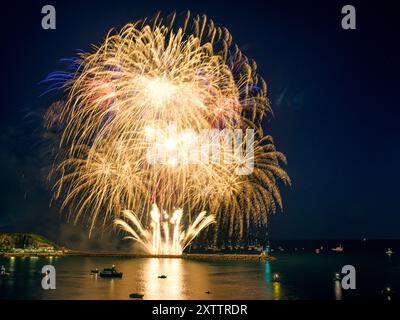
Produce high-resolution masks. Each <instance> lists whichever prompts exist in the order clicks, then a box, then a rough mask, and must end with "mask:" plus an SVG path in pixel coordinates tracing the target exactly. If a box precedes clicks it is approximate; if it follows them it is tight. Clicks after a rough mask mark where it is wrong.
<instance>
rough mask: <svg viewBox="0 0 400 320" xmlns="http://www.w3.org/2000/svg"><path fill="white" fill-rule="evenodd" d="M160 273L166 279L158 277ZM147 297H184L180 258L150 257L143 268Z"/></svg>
mask: <svg viewBox="0 0 400 320" xmlns="http://www.w3.org/2000/svg"><path fill="white" fill-rule="evenodd" d="M161 275H165V276H167V278H166V279H160V278H158V277H159V276H161ZM144 279H145V292H146V298H148V299H184V298H185V296H184V283H183V267H182V259H174V258H171V259H165V258H151V259H148V261H147V262H146V265H145V270H144Z"/></svg>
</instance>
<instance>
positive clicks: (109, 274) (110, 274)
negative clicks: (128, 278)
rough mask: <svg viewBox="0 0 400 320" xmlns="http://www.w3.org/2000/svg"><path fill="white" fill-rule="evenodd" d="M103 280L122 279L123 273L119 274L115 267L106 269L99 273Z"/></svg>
mask: <svg viewBox="0 0 400 320" xmlns="http://www.w3.org/2000/svg"><path fill="white" fill-rule="evenodd" d="M99 275H100V277H102V278H122V272H118V271H117V270H116V269H115V266H112V267H111V268H105V269H104V270H103V271H101V272H100V273H99Z"/></svg>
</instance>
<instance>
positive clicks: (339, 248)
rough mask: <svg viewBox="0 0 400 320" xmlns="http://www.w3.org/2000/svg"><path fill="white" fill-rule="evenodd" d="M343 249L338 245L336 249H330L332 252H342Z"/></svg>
mask: <svg viewBox="0 0 400 320" xmlns="http://www.w3.org/2000/svg"><path fill="white" fill-rule="evenodd" d="M343 250H344V248H343V247H342V245H339V247H336V248H332V251H336V252H343Z"/></svg>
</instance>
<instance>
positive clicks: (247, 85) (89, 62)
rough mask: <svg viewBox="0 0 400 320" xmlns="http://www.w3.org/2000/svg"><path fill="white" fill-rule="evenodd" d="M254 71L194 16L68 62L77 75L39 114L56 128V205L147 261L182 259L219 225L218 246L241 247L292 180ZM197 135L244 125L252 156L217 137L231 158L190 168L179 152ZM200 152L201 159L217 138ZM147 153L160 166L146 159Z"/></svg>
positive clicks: (71, 74) (118, 36) (61, 79)
mask: <svg viewBox="0 0 400 320" xmlns="http://www.w3.org/2000/svg"><path fill="white" fill-rule="evenodd" d="M256 69H257V66H256V64H255V62H254V61H250V60H249V59H248V58H247V57H246V56H244V55H243V53H242V52H241V51H240V50H239V48H238V47H237V46H236V45H234V44H233V42H232V37H231V35H230V33H229V32H228V31H227V30H226V29H225V28H220V27H217V26H215V25H214V23H213V21H211V20H209V19H207V17H205V16H202V17H200V16H195V17H191V14H190V12H188V13H187V14H186V16H185V17H183V19H178V17H177V16H176V15H175V14H172V15H170V16H169V17H168V18H167V19H162V18H160V16H159V15H157V16H156V17H155V18H154V19H153V20H151V21H148V20H146V19H145V20H142V21H138V22H135V23H132V24H128V25H126V26H125V27H124V28H122V30H121V31H119V32H114V31H110V33H109V34H108V35H107V36H106V38H105V39H104V41H103V42H102V43H101V44H100V45H98V46H95V47H94V48H93V49H92V50H91V52H85V53H80V54H79V55H78V57H77V58H75V59H72V63H71V65H70V66H69V69H68V70H72V71H68V72H56V73H52V74H50V75H49V76H48V78H47V79H46V80H47V81H49V82H51V83H52V86H51V87H50V88H51V89H62V92H64V93H66V94H65V95H64V96H63V98H62V99H61V100H59V101H57V102H55V103H54V104H52V105H51V106H50V108H49V109H48V111H47V113H46V115H45V126H46V127H47V128H53V127H54V126H57V127H58V128H59V129H60V132H61V135H60V138H59V141H58V142H59V143H58V150H59V152H58V154H57V157H56V162H55V163H56V165H55V166H54V168H53V170H52V171H51V174H50V177H51V178H52V179H53V181H55V182H54V198H55V199H59V198H62V199H63V200H62V208H63V209H68V212H69V217H70V218H71V219H72V220H73V221H74V222H77V221H79V220H82V221H83V222H85V223H86V224H88V226H89V230H90V232H91V231H92V229H93V228H94V226H95V225H96V224H97V223H102V224H108V223H109V222H110V221H114V223H115V225H117V226H119V227H120V228H121V229H122V230H123V231H124V232H127V233H128V234H129V238H130V239H133V240H135V241H137V242H139V243H141V244H142V245H143V246H144V247H145V248H146V250H147V251H148V252H150V253H152V254H180V253H182V251H183V250H184V248H185V247H186V246H187V245H188V244H189V243H190V242H191V241H192V240H193V239H194V238H195V237H196V235H198V234H199V232H201V231H202V230H204V229H205V228H206V227H207V226H208V225H210V224H212V223H214V222H215V223H214V224H213V227H212V228H211V229H212V230H209V232H210V234H209V236H211V237H212V238H213V239H214V241H217V239H219V238H220V237H225V238H231V237H232V236H233V234H235V235H236V237H237V239H239V240H240V239H242V238H244V237H245V236H246V235H248V234H249V230H250V226H254V227H257V226H263V225H265V224H266V223H267V216H268V214H270V213H274V212H275V211H276V208H277V207H279V208H282V200H281V196H280V192H279V189H278V182H279V181H283V182H284V183H285V184H290V179H289V177H288V175H287V174H286V172H285V171H284V170H283V169H282V168H281V166H280V163H281V162H283V163H285V161H286V159H285V157H284V155H283V154H282V153H280V152H278V151H277V150H276V148H275V146H274V144H273V140H272V138H271V136H269V135H264V133H263V130H262V127H261V120H262V118H263V117H264V116H265V115H266V114H267V113H269V112H270V111H271V110H270V106H269V102H268V99H267V97H266V94H267V86H266V84H265V81H264V80H263V79H262V78H261V77H260V76H259V75H258V73H257V71H256ZM171 123H173V127H174V130H170V128H171ZM204 129H208V130H211V131H212V130H214V131H218V132H225V133H226V132H229V131H230V130H237V129H240V130H242V131H243V132H244V136H243V140H242V141H244V142H241V143H239V144H238V145H239V147H240V148H243V149H246V148H250V147H251V150H252V152H250V153H244V152H241V151H237V150H239V149H238V148H236V147H237V146H236V147H235V142H232V143H231V144H230V140H229V139H227V138H226V137H227V136H226V135H225V136H224V135H222V134H220V135H219V136H218V139H219V142H222V147H221V150H222V151H226V149H228V150H230V149H232V148H234V149H235V152H234V153H233V155H232V156H229V157H226V156H221V157H220V158H219V161H211V162H209V161H205V162H204V161H187V159H188V157H185V156H182V155H185V154H186V155H187V151H188V148H189V149H190V148H192V147H194V146H198V145H199V139H198V137H199V136H201V132H202V130H204ZM188 130H190V132H189V133H188ZM155 132H156V133H157V134H154V133H155ZM250 132H254V137H253V136H252V137H251V139H249V138H250V136H249V135H250ZM152 137H153V138H154V139H153V138H152ZM249 141H251V143H250V142H249ZM200 144H201V145H200V149H201V150H206V151H205V152H203V153H206V154H208V153H209V152H210V150H211V149H212V148H213V147H214V144H215V140H211V141H204V140H203V141H202V142H201V143H200ZM250 144H251V146H250ZM240 150H241V149H240ZM150 151H152V152H155V153H157V154H159V153H160V152H161V153H163V155H164V157H163V160H162V161H158V162H157V161H153V160H154V158H151V157H149V153H150V154H151V153H152V152H150ZM221 154H224V155H226V154H227V153H226V152H221ZM149 158H151V159H152V160H151V159H150V161H149ZM249 164H251V165H250V166H249ZM249 169H251V170H249ZM243 171H245V172H249V173H248V174H240V173H239V174H238V172H243ZM176 208H179V209H176ZM129 210H134V211H135V212H141V214H135V213H133V211H129ZM171 212H172V213H171ZM206 212H207V213H208V214H209V215H207V214H206ZM196 213H198V214H197V215H196ZM185 226H186V227H185ZM209 229H210V228H209Z"/></svg>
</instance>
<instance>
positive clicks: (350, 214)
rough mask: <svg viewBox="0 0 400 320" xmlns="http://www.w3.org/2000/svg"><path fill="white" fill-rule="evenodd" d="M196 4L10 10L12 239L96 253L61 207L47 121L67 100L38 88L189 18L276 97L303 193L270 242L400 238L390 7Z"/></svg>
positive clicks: (6, 52) (7, 111) (6, 194)
mask: <svg viewBox="0 0 400 320" xmlns="http://www.w3.org/2000/svg"><path fill="white" fill-rule="evenodd" d="M190 2H193V4H191V5H190V6H189V3H190ZM190 2H189V1H180V2H177V1H176V2H175V1H154V0H151V1H140V2H139V1H133V0H129V1H119V0H113V1H99V0H97V1H82V2H81V1H79V2H78V1H13V2H12V4H11V6H10V5H9V7H8V8H5V7H2V10H3V14H2V19H1V24H2V26H1V30H2V46H1V48H2V50H1V53H0V54H1V62H2V73H1V90H2V95H1V97H2V99H1V109H0V110H1V111H0V112H1V113H0V123H1V125H0V150H1V154H0V164H1V167H0V168H1V169H0V181H1V190H0V191H1V192H0V231H35V232H38V233H41V234H44V235H47V236H49V237H51V238H53V239H57V240H61V241H63V240H65V241H67V242H68V241H75V242H76V241H80V240H82V239H85V240H84V241H86V238H87V235H86V233H83V232H81V231H80V230H79V227H73V226H70V225H68V224H66V223H65V219H64V217H63V216H62V215H60V214H59V212H58V210H57V206H52V207H49V204H50V199H51V193H50V190H49V189H48V188H47V187H46V184H45V178H46V168H45V166H44V165H43V164H44V163H46V162H48V161H49V159H45V158H46V155H45V154H43V153H42V151H41V150H43V145H42V144H43V142H42V141H41V139H40V130H41V129H40V114H41V112H42V111H43V110H44V108H46V107H47V106H48V105H49V104H50V103H51V101H53V98H54V97H53V98H52V96H44V97H41V96H40V95H41V93H43V91H44V90H45V89H46V87H45V86H44V85H41V84H40V83H39V82H40V81H41V80H43V79H44V78H45V77H46V75H47V74H48V73H50V72H52V71H55V70H59V69H61V68H62V67H63V65H62V64H61V63H60V59H62V58H69V57H73V56H74V54H75V53H76V50H77V49H89V48H90V44H91V43H99V42H100V41H101V40H102V39H103V37H104V35H105V34H106V32H107V31H108V30H109V29H110V28H112V27H117V28H120V27H122V26H123V25H124V24H125V23H127V22H130V21H135V20H137V19H140V18H143V17H146V16H149V17H152V16H154V15H155V14H156V13H157V12H158V11H161V12H162V13H163V14H165V15H167V14H169V13H171V12H172V11H177V12H178V13H181V12H184V11H185V10H187V9H190V10H191V11H192V12H193V13H196V14H197V13H199V14H203V13H204V14H206V15H207V16H208V17H209V18H211V19H213V20H214V22H215V23H216V24H218V25H220V26H225V27H227V28H228V29H229V30H230V32H231V33H232V35H233V39H234V42H236V43H237V44H238V45H239V47H240V48H241V49H242V51H243V52H244V53H245V54H246V55H247V56H248V57H250V58H253V59H254V60H255V61H256V62H257V64H258V67H259V73H260V74H261V75H262V76H263V77H264V79H265V80H266V81H267V84H268V86H269V97H270V99H271V101H272V107H273V110H274V117H273V118H272V119H271V120H270V121H269V122H266V123H265V125H264V127H265V131H266V132H267V133H271V134H272V135H273V136H274V139H275V143H276V145H277V147H278V149H279V150H281V151H283V152H284V153H285V154H286V156H287V158H288V166H287V167H286V169H287V171H288V173H289V174H290V176H291V178H292V181H293V186H292V187H291V188H286V189H285V188H282V190H283V192H282V194H283V198H284V206H285V208H284V211H283V212H282V213H278V214H276V215H275V216H273V217H271V218H270V223H269V227H268V229H269V235H270V237H271V238H273V239H329V238H331V239H343V238H346V239H361V238H363V237H367V238H400V229H399V226H400V214H399V210H398V204H397V202H398V197H399V187H398V181H399V178H400V177H399V172H400V170H399V166H398V161H399V155H400V148H399V145H400V144H399V138H400V135H399V133H400V126H399V122H398V119H399V103H398V101H399V99H398V92H399V81H398V77H399V61H398V59H399V57H400V54H399V53H400V52H399V48H398V42H399V34H398V33H399V25H398V21H399V19H398V13H397V11H396V10H395V9H394V6H393V5H392V4H390V2H385V1H384V2H373V3H374V4H369V3H368V4H367V2H366V1H363V3H358V2H354V1H319V2H316V1H312V2H311V1H234V2H232V3H230V4H228V1H216V0H214V1H204V0H203V1H197V2H195V1H190ZM278 2H279V3H278ZM378 3H379V5H378ZM45 4H52V5H54V6H55V7H56V10H57V29H56V30H43V29H42V28H41V18H42V14H41V8H42V6H43V5H45ZM346 4H353V5H354V6H355V7H356V10H357V30H343V29H342V28H341V18H342V14H341V8H342V6H344V5H346ZM50 161H51V159H50ZM68 239H69V240H68ZM71 239H73V240H71ZM77 239H78V240H77Z"/></svg>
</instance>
